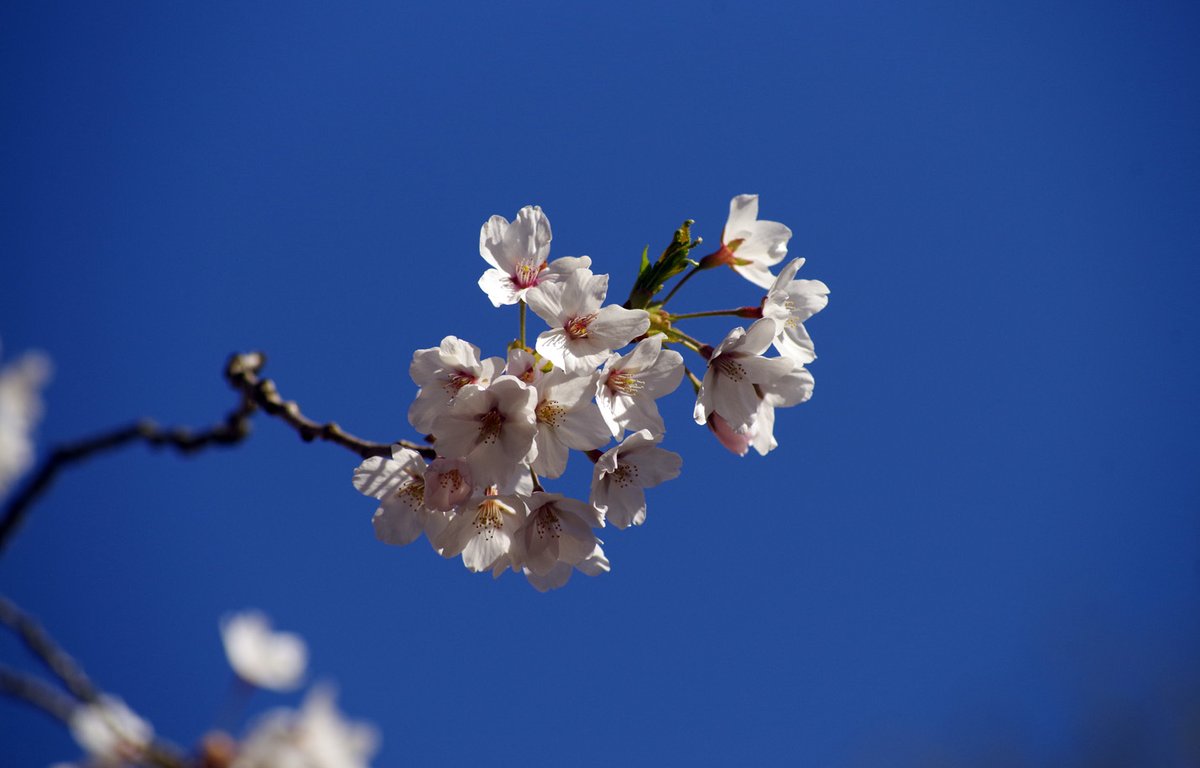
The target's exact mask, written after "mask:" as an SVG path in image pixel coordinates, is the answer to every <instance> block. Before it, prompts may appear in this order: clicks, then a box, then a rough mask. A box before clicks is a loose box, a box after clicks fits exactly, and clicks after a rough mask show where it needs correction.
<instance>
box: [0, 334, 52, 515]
mask: <svg viewBox="0 0 1200 768" xmlns="http://www.w3.org/2000/svg"><path fill="white" fill-rule="evenodd" d="M49 378H50V361H49V360H48V359H47V358H46V356H45V355H42V354H39V353H37V352H27V353H25V354H24V355H23V356H21V357H20V358H18V359H17V360H16V361H15V362H12V363H9V364H8V365H6V366H4V367H3V368H0V497H3V496H4V495H5V494H6V493H7V492H8V490H9V488H10V487H11V486H12V484H13V482H14V481H15V480H16V479H17V478H18V477H20V476H21V475H22V474H24V473H25V472H26V471H28V469H29V467H30V466H32V464H33V458H34V447H33V430H34V428H35V427H37V424H38V422H39V421H41V419H42V387H44V386H45V384H46V382H47V381H48V380H49Z"/></svg>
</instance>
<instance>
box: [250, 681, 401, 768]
mask: <svg viewBox="0 0 1200 768" xmlns="http://www.w3.org/2000/svg"><path fill="white" fill-rule="evenodd" d="M334 699H335V695H334V692H333V690H332V689H331V688H328V687H325V686H317V687H316V688H313V690H311V691H309V693H308V696H306V697H305V699H304V704H303V706H302V707H301V708H300V709H299V710H293V709H282V708H281V709H276V710H273V711H271V712H267V713H266V714H265V715H263V717H262V718H261V719H259V721H258V722H257V724H255V726H254V728H253V729H252V730H251V731H250V733H249V734H248V735H247V736H246V738H245V739H244V740H243V741H242V744H241V747H240V748H239V750H238V755H237V757H236V758H235V759H234V761H233V763H232V765H231V766H230V768H360V767H361V768H365V766H367V765H369V764H370V760H371V758H372V757H373V756H374V755H375V752H376V751H378V749H379V735H378V733H377V732H376V730H375V728H374V727H373V726H371V725H368V724H365V723H356V722H352V721H350V720H347V719H345V718H344V717H342V714H341V713H340V712H339V711H338V709H337V706H336V704H335V702H334Z"/></svg>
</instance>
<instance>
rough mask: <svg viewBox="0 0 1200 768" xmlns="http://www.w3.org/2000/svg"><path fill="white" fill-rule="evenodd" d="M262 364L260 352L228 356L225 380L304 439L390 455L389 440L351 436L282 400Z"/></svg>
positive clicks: (421, 449) (429, 453)
mask: <svg viewBox="0 0 1200 768" xmlns="http://www.w3.org/2000/svg"><path fill="white" fill-rule="evenodd" d="M264 364H266V357H265V356H264V355H263V354H262V353H261V352H248V353H246V354H241V355H234V356H233V357H231V358H229V363H228V365H226V366H225V378H226V379H228V380H229V384H230V385H231V386H232V387H233V388H234V389H236V390H238V391H239V392H241V393H242V395H243V396H244V397H246V398H247V399H249V400H252V401H253V402H254V404H255V405H257V406H258V407H259V408H261V409H262V410H263V412H264V413H266V414H267V415H269V416H275V417H277V418H280V419H282V420H283V421H284V422H285V423H286V424H288V425H290V426H291V427H292V429H295V430H296V432H297V433H298V434H299V435H300V439H301V440H303V441H305V442H312V441H313V440H323V441H325V442H329V443H334V444H336V445H340V446H342V447H343V448H347V449H349V450H351V451H353V452H354V453H356V454H358V455H359V456H360V457H362V458H364V459H366V458H369V457H371V456H389V457H390V456H391V455H392V445H393V444H392V443H373V442H371V441H369V440H363V439H362V438H360V437H355V436H354V435H352V434H350V433H349V432H347V431H345V430H344V429H342V428H341V427H340V426H338V425H337V424H336V423H334V422H332V421H329V422H326V423H324V424H320V423H318V422H316V421H313V420H312V419H310V418H308V417H307V416H305V415H304V414H303V413H301V412H300V406H299V405H297V404H296V402H295V401H294V400H284V399H283V398H282V397H281V396H280V395H279V390H278V389H276V387H275V382H274V381H271V380H270V379H261V378H259V376H258V374H259V373H260V372H261V371H262V367H263V365H264ZM396 442H397V443H398V444H399V445H400V446H401V447H404V448H408V449H410V450H413V451H416V452H417V453H419V454H421V455H422V456H424V457H425V458H427V459H432V458H433V457H434V456H435V455H436V454H435V453H434V450H433V449H432V448H430V447H429V446H427V445H420V444H418V443H414V442H411V441H409V440H398V441H396Z"/></svg>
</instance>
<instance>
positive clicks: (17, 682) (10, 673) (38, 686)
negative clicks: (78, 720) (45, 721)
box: [0, 665, 78, 723]
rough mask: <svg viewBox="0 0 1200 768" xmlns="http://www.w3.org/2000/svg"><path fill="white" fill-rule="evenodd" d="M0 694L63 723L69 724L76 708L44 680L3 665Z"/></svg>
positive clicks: (69, 698) (0, 669)
mask: <svg viewBox="0 0 1200 768" xmlns="http://www.w3.org/2000/svg"><path fill="white" fill-rule="evenodd" d="M0 694H3V695H5V696H12V697H13V698H14V699H20V700H21V701H24V702H25V703H26V704H29V705H31V706H33V707H34V708H36V709H39V710H41V711H42V712H45V713H46V714H48V715H50V716H51V717H53V718H54V719H55V720H59V721H61V722H64V723H67V722H70V720H71V713H72V712H74V711H75V707H77V706H78V705H77V704H76V703H75V702H74V701H73V700H72V699H71V697H70V696H67V694H65V693H63V692H62V691H60V690H58V689H57V688H55V687H54V686H52V685H50V684H49V683H47V682H46V681H45V680H41V679H39V678H36V677H34V676H33V675H30V674H26V673H25V672H18V671H17V670H15V669H11V668H9V667H6V666H3V665H0Z"/></svg>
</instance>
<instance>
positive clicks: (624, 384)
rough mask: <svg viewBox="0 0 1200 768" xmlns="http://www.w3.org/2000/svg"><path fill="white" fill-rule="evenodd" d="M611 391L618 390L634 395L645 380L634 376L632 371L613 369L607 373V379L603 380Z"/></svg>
mask: <svg viewBox="0 0 1200 768" xmlns="http://www.w3.org/2000/svg"><path fill="white" fill-rule="evenodd" d="M605 386H607V387H608V388H609V389H610V390H612V391H613V392H620V393H621V394H623V395H636V394H637V393H639V392H641V391H642V389H644V388H645V386H646V382H644V381H642V380H641V379H639V378H637V377H636V376H634V375H633V374H632V373H626V372H625V371H613V372H612V373H610V374H608V381H607V382H605Z"/></svg>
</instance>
